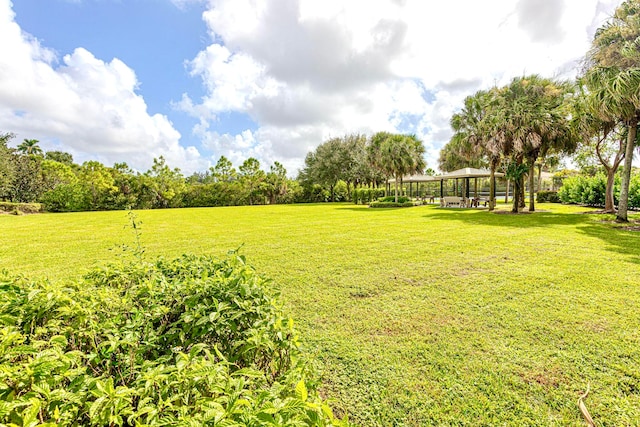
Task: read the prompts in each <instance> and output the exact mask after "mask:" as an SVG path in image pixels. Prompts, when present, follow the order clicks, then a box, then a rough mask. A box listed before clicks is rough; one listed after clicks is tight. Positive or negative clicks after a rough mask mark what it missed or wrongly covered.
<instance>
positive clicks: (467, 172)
mask: <svg viewBox="0 0 640 427" xmlns="http://www.w3.org/2000/svg"><path fill="white" fill-rule="evenodd" d="M493 175H494V176H495V177H498V178H499V177H502V176H504V174H503V173H500V172H495V173H494V174H493ZM490 176H491V171H490V170H489V169H476V168H462V169H458V170H456V171H453V172H446V173H444V174H442V175H440V176H438V178H441V179H449V178H488V177H490Z"/></svg>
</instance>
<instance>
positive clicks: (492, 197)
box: [489, 164, 496, 211]
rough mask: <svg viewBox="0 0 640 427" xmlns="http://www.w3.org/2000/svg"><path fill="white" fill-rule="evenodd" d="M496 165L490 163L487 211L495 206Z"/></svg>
mask: <svg viewBox="0 0 640 427" xmlns="http://www.w3.org/2000/svg"><path fill="white" fill-rule="evenodd" d="M495 173H496V167H495V165H493V164H491V170H490V173H489V211H492V210H494V209H495V207H496V178H495Z"/></svg>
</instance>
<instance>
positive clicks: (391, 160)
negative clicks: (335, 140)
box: [370, 132, 426, 203]
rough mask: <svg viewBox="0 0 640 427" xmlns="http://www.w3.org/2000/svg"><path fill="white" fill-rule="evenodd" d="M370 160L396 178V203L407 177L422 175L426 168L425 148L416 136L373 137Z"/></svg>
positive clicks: (392, 135) (390, 135)
mask: <svg viewBox="0 0 640 427" xmlns="http://www.w3.org/2000/svg"><path fill="white" fill-rule="evenodd" d="M370 153H371V155H370V158H371V159H372V160H373V162H374V165H375V166H376V167H378V168H379V169H380V170H381V171H382V172H383V173H384V174H385V175H386V176H393V177H394V178H395V193H394V194H395V201H396V203H397V202H398V185H399V183H400V182H401V181H402V177H403V176H405V175H410V174H415V173H422V171H423V170H424V168H425V166H426V162H425V160H424V153H425V148H424V145H423V144H422V141H420V140H419V139H418V138H416V136H415V135H399V134H390V133H386V132H379V133H377V134H375V135H374V136H373V137H372V141H371V144H370Z"/></svg>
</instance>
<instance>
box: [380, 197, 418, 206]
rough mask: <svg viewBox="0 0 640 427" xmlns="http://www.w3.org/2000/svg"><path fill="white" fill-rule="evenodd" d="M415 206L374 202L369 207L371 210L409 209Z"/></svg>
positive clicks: (410, 203) (406, 203)
mask: <svg viewBox="0 0 640 427" xmlns="http://www.w3.org/2000/svg"><path fill="white" fill-rule="evenodd" d="M398 200H400V198H398ZM412 206H414V204H413V202H403V203H400V202H398V203H396V202H372V203H371V204H370V205H369V207H371V208H409V207H412Z"/></svg>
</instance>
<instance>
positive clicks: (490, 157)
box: [441, 88, 505, 210]
mask: <svg viewBox="0 0 640 427" xmlns="http://www.w3.org/2000/svg"><path fill="white" fill-rule="evenodd" d="M499 97H500V91H499V90H498V89H496V88H494V89H491V90H490V91H483V90H481V91H478V92H476V93H475V94H474V95H472V96H468V97H466V98H465V100H464V107H463V108H462V110H461V111H460V112H459V113H456V114H454V115H453V116H452V118H451V122H450V124H451V128H452V129H453V131H454V134H453V137H452V138H451V141H450V142H449V144H448V145H450V147H449V148H447V151H453V150H456V151H457V154H458V155H459V156H462V157H463V158H468V159H470V160H471V159H482V162H481V163H480V164H487V163H488V165H489V170H490V177H489V210H493V209H494V208H495V206H496V201H495V172H496V170H497V168H498V166H499V165H500V162H501V159H502V153H503V152H504V144H503V143H504V142H505V140H504V138H502V136H503V134H502V132H501V128H500V126H499V125H498V121H497V117H498V116H499V109H497V107H498V102H497V99H499ZM447 151H445V155H444V156H445V158H444V159H443V153H442V152H441V159H443V160H445V159H446V157H447V156H449V154H448V153H447ZM469 164H473V163H472V161H470V162H469Z"/></svg>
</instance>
